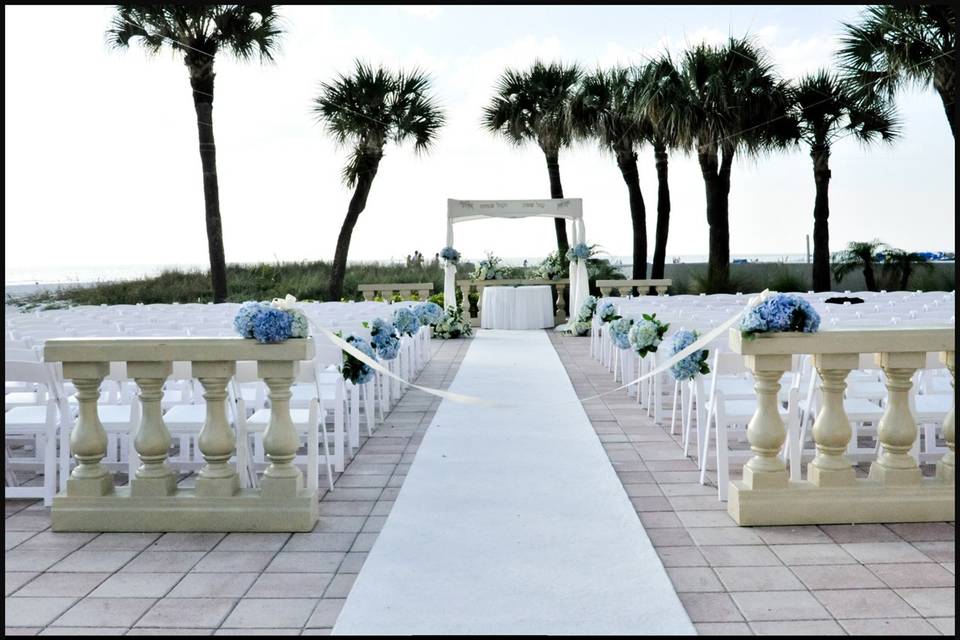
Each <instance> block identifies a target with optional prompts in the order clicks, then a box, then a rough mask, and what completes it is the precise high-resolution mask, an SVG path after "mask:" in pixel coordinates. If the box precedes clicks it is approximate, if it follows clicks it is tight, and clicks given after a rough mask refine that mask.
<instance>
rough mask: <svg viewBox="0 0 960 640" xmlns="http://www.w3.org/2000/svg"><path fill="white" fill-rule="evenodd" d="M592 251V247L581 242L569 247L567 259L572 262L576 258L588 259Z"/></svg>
mask: <svg viewBox="0 0 960 640" xmlns="http://www.w3.org/2000/svg"><path fill="white" fill-rule="evenodd" d="M591 253H592V252H591V250H590V247H588V246H587V245H586V244H584V243H583V242H580V243H578V244H575V245H573V246H572V247H570V248H569V249H567V260H569V261H570V262H573V261H574V260H586V259H587V258H589V257H590V255H591Z"/></svg>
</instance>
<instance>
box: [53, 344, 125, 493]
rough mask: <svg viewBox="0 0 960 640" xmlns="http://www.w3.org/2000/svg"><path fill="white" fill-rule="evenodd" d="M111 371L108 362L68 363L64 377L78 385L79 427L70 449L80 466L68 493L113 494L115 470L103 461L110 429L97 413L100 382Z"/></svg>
mask: <svg viewBox="0 0 960 640" xmlns="http://www.w3.org/2000/svg"><path fill="white" fill-rule="evenodd" d="M109 371H110V364H109V363H107V362H64V363H63V376H64V377H65V378H69V379H71V380H72V381H73V384H74V386H75V387H76V388H77V401H78V403H79V405H80V406H79V411H78V417H77V426H76V427H74V429H73V433H71V434H70V452H71V453H72V454H73V457H74V458H76V460H77V466H76V467H75V468H74V469H73V472H72V473H71V474H70V479H69V480H67V495H68V496H106V495H110V494H112V493H113V473H111V472H108V471H107V470H106V469H105V468H104V467H103V465H102V464H101V463H100V461H101V460H103V457H104V456H105V455H107V432H106V431H105V430H104V428H103V424H102V423H101V422H100V416H99V415H98V414H97V402H98V401H99V400H100V383H101V382H102V381H103V379H104V378H105V377H106V375H107V373H108V372H109Z"/></svg>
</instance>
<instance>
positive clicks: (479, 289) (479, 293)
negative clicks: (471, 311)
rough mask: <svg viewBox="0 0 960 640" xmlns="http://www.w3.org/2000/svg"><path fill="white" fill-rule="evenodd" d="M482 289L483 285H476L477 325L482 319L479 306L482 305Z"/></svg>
mask: <svg viewBox="0 0 960 640" xmlns="http://www.w3.org/2000/svg"><path fill="white" fill-rule="evenodd" d="M483 288H484V285H482V284H478V285H477V324H480V318H482V317H483V316H481V315H480V314H481V311H480V305H481V304H483Z"/></svg>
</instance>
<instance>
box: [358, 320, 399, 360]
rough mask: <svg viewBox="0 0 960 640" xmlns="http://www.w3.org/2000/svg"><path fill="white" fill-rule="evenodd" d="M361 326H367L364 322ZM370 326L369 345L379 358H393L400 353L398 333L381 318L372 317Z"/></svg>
mask: <svg viewBox="0 0 960 640" xmlns="http://www.w3.org/2000/svg"><path fill="white" fill-rule="evenodd" d="M363 326H365V327H366V326H368V325H367V323H366V322H364V323H363ZM369 327H370V345H371V346H372V347H373V348H374V350H375V351H376V353H377V357H378V358H379V359H380V360H393V359H394V358H396V357H397V354H398V353H400V333H399V332H398V331H397V328H396V327H394V326H393V325H392V324H390V323H389V322H387V321H386V320H384V319H383V318H374V320H373V322H372V323H371V324H370V325H369Z"/></svg>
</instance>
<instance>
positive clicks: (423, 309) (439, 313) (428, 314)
mask: <svg viewBox="0 0 960 640" xmlns="http://www.w3.org/2000/svg"><path fill="white" fill-rule="evenodd" d="M413 315H415V316H417V320H418V321H419V322H420V324H421V325H424V326H428V325H435V324H437V323H438V322H440V321H441V320H443V309H441V308H440V305H438V304H437V303H436V302H429V301H427V302H421V303H419V304H417V305H416V306H414V307H413Z"/></svg>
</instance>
